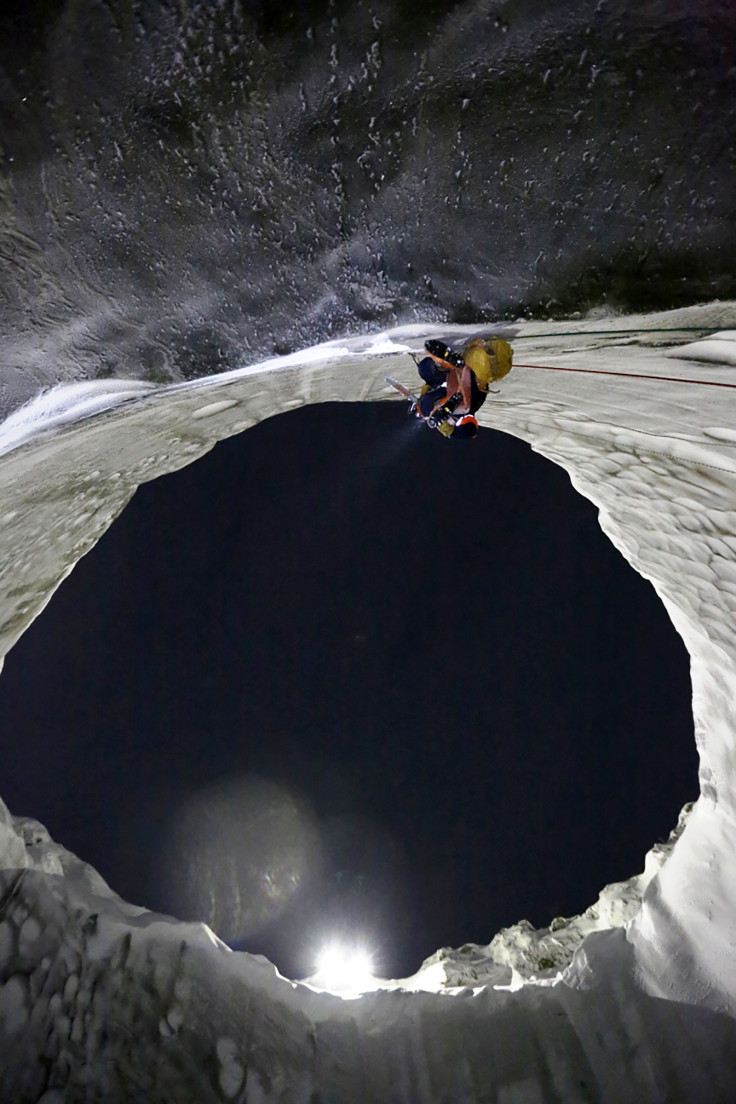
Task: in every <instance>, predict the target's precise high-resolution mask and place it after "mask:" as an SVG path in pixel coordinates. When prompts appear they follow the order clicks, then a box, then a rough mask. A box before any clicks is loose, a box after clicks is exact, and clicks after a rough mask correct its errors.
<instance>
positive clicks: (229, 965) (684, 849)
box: [0, 303, 736, 1104]
mask: <svg viewBox="0 0 736 1104" xmlns="http://www.w3.org/2000/svg"><path fill="white" fill-rule="evenodd" d="M735 308H736V304H731V303H717V304H711V305H709V306H702V307H694V308H687V309H684V310H681V311H677V312H669V313H667V314H660V315H650V316H642V317H633V318H632V317H628V318H623V317H618V318H614V319H605V320H603V322H602V320H601V319H600V318H596V319H595V320H594V321H589V322H585V321H581V322H576V323H574V324H571V323H569V322H568V323H550V324H544V325H542V324H540V323H535V324H534V325H533V326H532V325H531V324H528V323H519V324H514V325H509V324H505V325H504V326H501V327H498V329H499V330H501V331H503V332H504V333H506V334H507V335H509V336H510V337H511V340H512V342H514V344H515V347H516V359H517V362H518V365H519V366H518V367H517V368H516V369H515V371H514V372H512V373H511V375H510V376H509V377H507V379H506V380H504V381H503V385H502V387H501V393H500V394H499V395H494V396H492V398H493V401H492V402H491V401H489V402H488V403H486V405H485V406H484V407H483V409H482V411H481V412H480V421H481V424H483V425H486V426H492V427H494V428H496V429H498V430H501V431H503V432H507V433H512V434H514V435H516V436H518V437H521V438H522V439H524V440H526V441H528V442H529V443H530V444H531V445H532V447H533V448H535V449H536V450H537V451H539V452H540V453H542V454H543V455H545V456H547V457H548V458H549V459H551V460H553V461H554V462H555V463H558V464H560V465H562V466H563V467H564V468H565V469H566V470H567V471H568V472H569V474H570V477H571V479H572V481H573V483H574V485H575V486H576V488H577V489H578V490H579V491H580V492H581V493H582V494H584V495H586V496H587V497H588V498H590V499H591V500H592V501H593V502H594V503H595V504H596V506H597V507H598V509H599V517H600V522H601V525H602V527H603V529H604V531H605V532H606V533H607V534H608V536H609V537H610V539H611V540H612V541H613V543H614V544H615V545H616V547H617V548H618V549H619V550H620V551H621V552H622V554H623V555H624V556H625V557H626V558H627V559H628V560H629V562H630V563H631V564H632V565H633V567H634V568H635V569H636V570H637V571H639V572H640V573H641V574H642V575H644V576H645V577H646V578H648V579H650V580H651V582H652V584H653V585H654V587H655V588H656V590H657V592H658V594H659V595H660V597H661V599H662V601H663V602H664V604H665V606H666V608H667V610H668V612H669V614H670V616H671V618H672V621H673V623H674V625H675V627H676V628H677V630H678V631H679V632H680V634H681V635H682V637H683V639H684V641H685V643H686V645H687V647H688V649H689V651H690V655H691V657H692V681H693V712H694V721H695V739H696V742H697V746H698V750H699V754H700V772H699V774H700V788H701V793H700V796H699V798H698V800H697V801H696V802H695V804H694V805H693V807H692V808H691V809H690V808H689V809H687V810H686V811H685V812H684V814H683V816H682V817H681V820H680V823H679V825H678V827H677V830H676V831H675V833H674V834H673V837H672V839H671V840H670V841H669V843H668V844H667V845H658V846H656V847H655V848H654V849H653V850H652V852H651V853H650V855H649V856H648V857H647V860H646V865H645V869H644V872H643V873H642V874H639V875H635V876H634V877H632V878H631V879H630V880H629V881H627V882H623V883H619V884H617V885H614V886H610V887H606V889H605V890H604V891H603V892H602V893H601V897H600V899H599V901H598V902H597V903H596V904H595V905H593V906H591V908H590V909H588V910H587V911H586V913H584V914H583V916H582V917H578V918H572V919H569V918H555V920H553V921H552V922H551V923H550V926H549V928H548V929H546V930H544V931H542V932H534V931H533V930H532V929H530V927H529V926H528V925H524V924H520V925H517V926H516V927H515V928H512V929H508V930H506V931H505V932H502V933H499V935H497V936H496V937H495V939H494V940H492V942H491V943H490V944H489V945H488V947H475V946H469V947H464V948H460V949H458V950H455V951H452V950H448V949H444V950H442V951H440V952H438V953H437V954H436V955H434V956H432V958H431V959H429V960H428V961H427V962H426V963H425V964H424V966H423V967H422V969H421V970H420V971H419V972H418V974H417V975H416V976H415V977H414V978H409V979H403V980H400V981H394V982H385V983H384V982H382V983H377V987H376V988H375V989H374V990H372V991H369V992H366V993H364V994H363V995H362V996H360V997H356V998H355V999H350V1000H346V999H342V998H341V997H340V996H339V995H335V994H332V993H329V992H324V991H320V990H319V989H318V988H313V987H310V986H308V985H303V984H298V983H295V982H292V981H289V980H287V979H285V978H282V977H280V976H279V975H278V974H277V972H276V971H275V969H274V968H273V966H271V965H270V964H269V963H268V962H267V961H266V960H265V959H260V958H256V957H253V956H250V955H247V954H240V953H234V952H232V951H230V950H229V949H228V948H227V947H226V946H225V945H224V944H223V943H221V942H220V940H219V939H218V938H217V937H216V936H215V935H214V934H213V933H212V932H210V931H209V930H208V929H207V928H205V927H204V926H203V925H195V924H185V923H181V922H179V921H176V920H174V919H171V918H166V917H162V916H158V915H154V914H152V913H149V912H147V911H146V910H144V909H140V908H137V907H134V906H132V905H128V904H126V903H125V902H123V901H122V900H120V898H118V897H117V896H116V895H115V893H114V892H113V891H112V890H111V889H109V888H108V887H107V886H106V885H105V883H104V881H103V880H102V879H101V878H100V877H99V875H97V874H96V873H95V872H94V871H93V870H91V868H90V867H88V866H87V865H86V864H85V863H84V862H82V861H81V860H80V859H77V858H76V857H75V856H73V855H71V854H70V853H69V852H67V851H65V850H64V848H63V847H62V846H60V845H59V844H57V843H55V842H53V841H51V840H50V839H49V837H48V833H47V832H46V831H45V829H44V828H43V827H42V826H41V825H39V824H37V823H36V822H35V821H33V820H30V819H27V818H18V817H12V816H11V815H10V813H9V812H8V811H7V810H6V809H5V807H4V806H0V855H1V856H2V867H1V869H0V969H1V970H2V974H1V975H0V1038H1V1039H2V1047H1V1050H0V1093H1V1095H2V1099H4V1100H5V1099H7V1100H8V1101H14V1102H15V1101H17V1102H20V1101H38V1100H43V1101H45V1102H46V1104H50V1102H52V1101H61V1100H103V1099H104V1100H106V1101H116V1100H120V1101H134V1100H135V1101H137V1100H141V1101H143V1100H146V1101H151V1100H162V1101H163V1100H177V1101H188V1100H192V1101H195V1100H196V1101H198V1102H199V1101H209V1100H212V1101H216V1100H239V1101H266V1100H268V1101H294V1102H301V1101H304V1102H307V1101H312V1102H316V1101H351V1102H352V1101H376V1102H378V1101H381V1102H384V1101H402V1102H404V1101H406V1102H407V1104H408V1102H412V1104H413V1102H422V1101H427V1102H430V1101H432V1102H434V1101H447V1102H450V1101H453V1102H454V1101H486V1100H499V1101H519V1102H527V1101H529V1102H536V1101H553V1100H564V1101H566V1102H567V1101H571V1102H575V1101H581V1102H582V1101H593V1100H601V1101H609V1102H611V1104H621V1102H626V1101H631V1102H632V1104H640V1102H644V1101H652V1102H654V1101H664V1100H667V1101H680V1100H683V1101H701V1100H709V1101H723V1102H724V1104H725V1102H727V1101H730V1100H733V1099H735V1098H736V1071H734V1069H733V1062H732V1053H733V1047H734V1044H735V1043H736V1019H735V1018H734V1016H735V1014H736V956H734V953H733V948H734V945H736V869H735V866H736V863H735V861H734V859H733V855H734V854H736V839H735V838H734V837H735V836H736V816H735V815H734V813H735V811H736V809H735V805H736V756H735V755H734V732H736V717H735V716H734V710H735V708H736V706H735V705H734V702H735V701H736V694H735V693H734V690H735V689H736V671H735V670H734V663H735V661H736V654H735V647H734V643H735V642H734V635H733V630H732V624H733V616H734V609H733V606H734V602H736V586H735V584H736V568H735V567H734V564H733V555H734V552H735V551H736V497H735V494H734V492H735V491H736V456H734V455H733V446H734V443H735V441H736V434H734V433H733V432H732V430H731V425H732V424H733V415H732V413H731V411H733V410H734V409H736V395H732V391H733V390H736V377H734V375H733V368H732V365H733V363H734V360H733V358H734V353H735V351H736V342H735V341H734V339H733V334H732V333H730V332H728V327H729V326H730V325H732V321H733V317H734V309H735ZM677 326H682V327H685V326H694V327H698V326H700V327H702V328H703V332H704V334H705V333H706V332H708V333H710V331H713V330H720V331H721V332H720V333H719V334H718V336H710V337H709V338H708V340H707V341H704V342H703V343H702V346H701V344H700V343H699V342H698V341H697V340H696V341H692V340H690V338H691V335H687V338H686V340H687V345H685V335H684V334H683V335H681V336H680V337H678V335H677V334H676V333H670V334H669V335H668V336H667V337H666V338H665V337H664V335H663V333H662V332H660V331H663V330H668V329H674V328H675V327H677ZM479 329H481V328H479V327H475V328H472V327H454V328H453V327H450V331H448V330H447V329H445V330H443V331H442V336H443V337H445V338H449V339H453V338H459V337H460V336H461V335H463V334H466V333H470V332H476V331H478V330H479ZM487 329H488V327H486V330H487ZM571 330H575V331H577V332H578V334H579V336H571V334H570V331H571ZM605 330H608V331H613V332H609V333H607V334H601V332H600V331H605ZM430 331H431V327H430V328H422V327H421V326H417V325H414V326H411V327H404V328H403V329H399V330H394V331H390V332H389V333H386V334H380V335H379V334H376V335H372V336H371V337H370V338H365V337H364V338H361V339H351V340H344V341H341V342H335V343H328V344H327V345H325V346H321V347H319V348H318V349H312V350H307V351H306V352H305V353H304V354H292V355H291V356H289V357H287V358H283V359H282V360H274V361H269V362H266V363H264V364H262V365H255V366H250V367H248V368H246V369H243V370H240V371H238V370H235V371H232V372H229V373H227V375H224V376H220V377H211V378H206V379H198V380H196V381H192V382H191V383H185V384H178V385H175V386H171V387H161V388H151V387H142V388H140V389H137V388H136V387H135V384H130V381H126V384H125V389H124V390H123V391H121V390H120V387H119V386H118V385H117V384H116V383H115V382H114V381H110V389H109V390H110V394H109V401H107V400H105V398H104V395H103V394H102V392H104V389H105V387H104V385H101V384H100V383H96V384H95V385H94V388H93V390H94V394H92V392H90V393H89V395H88V396H86V395H85V393H84V390H83V387H82V390H80V385H75V389H74V392H73V394H72V392H71V390H70V391H69V393H68V405H65V393H64V390H63V389H61V390H60V391H57V392H55V393H54V396H53V401H52V402H51V403H50V404H49V400H48V398H43V397H42V398H41V399H40V400H39V401H38V402H37V403H36V404H35V405H34V404H31V406H30V407H26V408H25V409H24V410H23V412H22V413H21V414H20V415H17V416H16V417H15V419H14V421H12V422H10V423H8V424H6V427H5V430H6V436H5V437H3V427H0V448H2V446H3V444H5V446H6V450H5V453H4V456H3V458H2V461H1V462H0V484H1V486H2V499H1V501H2V506H0V652H1V653H2V654H3V655H4V654H5V653H7V651H8V650H9V648H11V647H12V645H13V643H14V642H15V641H16V640H17V639H18V637H19V636H20V635H21V634H22V632H23V631H24V630H25V628H26V627H27V626H28V624H30V622H31V621H32V620H33V619H34V618H35V617H36V616H38V614H39V613H40V612H41V610H42V609H43V607H44V605H45V604H46V603H47V602H48V601H49V600H50V598H51V596H52V594H53V592H54V590H55V588H56V587H57V586H58V585H59V584H60V583H61V582H62V580H63V579H64V578H65V576H66V575H67V574H68V573H69V571H71V570H72V569H73V566H74V564H75V563H76V561H77V560H78V559H79V557H80V556H82V555H83V554H84V553H85V552H86V551H88V550H89V549H90V548H91V547H92V546H93V545H94V543H95V541H96V540H97V539H99V537H100V535H101V534H102V533H103V532H104V531H105V529H106V528H107V527H108V526H109V524H110V523H111V521H112V520H113V518H114V517H115V516H116V515H117V514H118V513H119V512H120V510H122V509H123V508H124V506H125V504H126V502H127V501H128V500H129V498H130V496H131V495H132V494H133V493H134V491H135V488H136V486H137V485H139V484H140V483H141V482H145V481H146V480H149V479H153V478H156V477H157V476H158V475H160V474H163V473H164V472H166V471H171V470H174V469H175V468H177V467H181V466H183V465H184V464H186V463H189V462H191V461H192V460H193V459H196V457H197V456H199V455H201V454H202V453H203V452H205V451H206V450H207V449H209V448H210V447H212V445H213V444H214V443H215V442H216V441H217V440H218V439H220V438H222V437H225V436H228V435H231V434H233V433H238V432H241V431H243V430H244V429H247V428H248V427H249V426H251V425H253V424H255V423H256V422H258V421H259V420H261V419H262V418H265V417H269V416H271V415H273V414H276V413H278V412H280V411H283V410H286V409H290V408H292V407H294V406H298V405H302V404H305V403H309V402H321V401H330V400H332V401H334V400H338V401H356V400H357V401H375V400H384V399H389V398H391V394H390V393H389V392H390V389H389V388H387V386H386V385H385V382H384V377H385V375H386V374H387V373H389V372H390V373H391V374H392V375H394V376H396V377H397V378H399V379H403V380H405V381H406V382H407V383H408V382H410V381H412V380H413V378H414V365H413V363H412V361H411V360H410V358H409V357H408V356H407V352H406V350H411V349H417V348H419V347H420V346H421V343H422V341H423V340H424V338H425V337H426V336H427V335H428V333H429V332H430ZM617 331H618V333H617ZM655 331H656V337H655ZM437 332H439V331H437ZM701 349H702V350H703V351H704V355H703V356H700V355H699V350H701ZM522 350H523V353H522ZM719 351H720V352H719ZM522 365H526V366H527V367H522ZM535 365H538V366H539V367H538V368H537V367H535ZM555 368H561V369H563V371H554V369H555ZM550 369H552V370H550ZM570 369H573V370H574V371H570ZM591 370H592V371H591ZM724 385H726V386H724ZM121 397H122V398H123V401H120V399H121ZM87 398H89V400H90V403H89V405H88V404H87ZM44 404H45V405H44ZM65 412H66V413H65ZM67 415H68V416H67ZM19 428H20V430H21V432H20V433H19ZM448 447H451V446H448ZM676 816H677V810H673V822H674V821H675V819H676Z"/></svg>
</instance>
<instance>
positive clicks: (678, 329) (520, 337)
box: [496, 323, 734, 341]
mask: <svg viewBox="0 0 736 1104" xmlns="http://www.w3.org/2000/svg"><path fill="white" fill-rule="evenodd" d="M502 325H503V323H502ZM733 328H734V327H733V326H668V327H663V328H661V329H659V328H658V329H653V330H642V329H637V330H568V331H566V332H565V333H539V334H511V335H510V336H511V338H512V340H513V341H528V340H529V339H530V338H533V337H617V336H618V335H620V334H639V336H640V337H646V335H647V334H653V333H702V334H712V333H720V332H721V330H729V329H733ZM496 336H498V337H503V334H501V333H499V334H497V335H496Z"/></svg>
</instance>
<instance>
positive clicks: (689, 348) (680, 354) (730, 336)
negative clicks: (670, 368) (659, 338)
mask: <svg viewBox="0 0 736 1104" xmlns="http://www.w3.org/2000/svg"><path fill="white" fill-rule="evenodd" d="M666 355H667V356H670V357H677V358H679V359H681V360H702V361H704V362H705V363H707V364H730V365H736V331H734V330H723V331H722V333H718V334H714V335H713V336H712V337H708V338H704V339H703V340H701V341H691V342H690V343H689V344H688V345H678V346H677V348H676V349H668V350H667V353H666Z"/></svg>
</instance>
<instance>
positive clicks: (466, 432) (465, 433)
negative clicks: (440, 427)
mask: <svg viewBox="0 0 736 1104" xmlns="http://www.w3.org/2000/svg"><path fill="white" fill-rule="evenodd" d="M477 432H478V419H477V418H474V417H473V415H472V414H463V416H462V418H458V420H457V422H456V423H455V431H454V433H453V435H452V436H453V437H457V438H458V439H459V440H462V439H463V438H467V439H468V440H470V439H471V438H473V437H475V435H476V434H477Z"/></svg>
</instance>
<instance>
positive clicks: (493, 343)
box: [416, 337, 512, 440]
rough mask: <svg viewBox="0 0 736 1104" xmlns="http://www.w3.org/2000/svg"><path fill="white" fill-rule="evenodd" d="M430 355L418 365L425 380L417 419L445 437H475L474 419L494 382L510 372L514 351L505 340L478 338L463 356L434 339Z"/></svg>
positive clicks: (429, 343) (426, 345)
mask: <svg viewBox="0 0 736 1104" xmlns="http://www.w3.org/2000/svg"><path fill="white" fill-rule="evenodd" d="M424 348H425V350H426V352H427V356H425V357H424V358H423V359H422V360H420V361H419V362H418V364H417V370H418V372H419V375H420V376H421V377H422V379H423V380H424V387H423V388H422V394H421V397H420V399H419V402H418V403H417V409H416V415H417V417H418V418H423V419H424V420H425V421H426V422H427V423H428V424H429V425H430V426H431V427H432V428H433V429H437V430H438V431H439V432H440V433H442V434H443V436H445V437H454V438H455V439H458V440H461V439H463V438H472V437H475V435H476V433H477V432H478V421H477V419H476V417H475V415H476V413H477V411H478V410H480V408H481V406H482V405H483V403H484V402H485V401H486V399H487V397H488V390H489V387H490V384H491V381H494V380H499V379H502V378H503V376H505V375H506V374H507V373H508V372H510V370H511V360H512V350H511V346H510V345H509V343H508V341H504V339H503V338H492V339H489V340H483V338H480V337H475V338H473V340H472V341H469V342H468V344H467V345H466V346H465V348H464V349H463V350H462V352H456V351H455V350H453V349H451V348H450V346H449V345H447V344H446V343H445V342H444V341H440V340H437V339H435V338H432V339H430V340H429V341H425V343H424Z"/></svg>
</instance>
